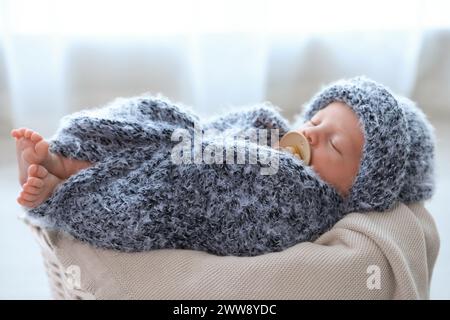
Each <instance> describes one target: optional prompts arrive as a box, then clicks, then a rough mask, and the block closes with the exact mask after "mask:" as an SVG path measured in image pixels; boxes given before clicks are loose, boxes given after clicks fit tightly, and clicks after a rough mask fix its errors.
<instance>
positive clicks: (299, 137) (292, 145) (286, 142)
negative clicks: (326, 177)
mask: <svg viewBox="0 0 450 320" xmlns="http://www.w3.org/2000/svg"><path fill="white" fill-rule="evenodd" d="M279 147H280V148H281V149H284V150H286V151H288V152H290V153H292V154H293V155H294V156H297V157H299V158H300V159H302V160H303V162H304V163H305V164H306V165H309V162H310V161H311V147H310V146H309V143H308V139H306V137H305V136H304V135H303V134H301V133H300V132H298V131H289V132H288V133H286V134H285V135H284V136H283V137H282V138H281V140H280V143H279Z"/></svg>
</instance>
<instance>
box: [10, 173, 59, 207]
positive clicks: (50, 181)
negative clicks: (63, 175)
mask: <svg viewBox="0 0 450 320" xmlns="http://www.w3.org/2000/svg"><path fill="white" fill-rule="evenodd" d="M27 171H28V172H27V173H28V178H27V181H26V182H25V183H24V185H23V186H22V192H21V193H20V195H19V197H18V198H17V202H18V203H19V204H21V205H22V206H24V207H28V208H35V207H37V206H38V205H40V204H41V203H42V202H44V201H45V200H47V199H48V198H49V197H50V195H51V194H52V193H53V190H54V189H55V188H56V186H57V185H58V184H60V183H61V182H62V181H63V180H61V179H59V178H58V177H57V176H55V175H53V174H51V173H49V172H48V171H47V169H45V168H44V167H43V166H41V165H36V164H32V165H30V167H29V168H28V170H27Z"/></svg>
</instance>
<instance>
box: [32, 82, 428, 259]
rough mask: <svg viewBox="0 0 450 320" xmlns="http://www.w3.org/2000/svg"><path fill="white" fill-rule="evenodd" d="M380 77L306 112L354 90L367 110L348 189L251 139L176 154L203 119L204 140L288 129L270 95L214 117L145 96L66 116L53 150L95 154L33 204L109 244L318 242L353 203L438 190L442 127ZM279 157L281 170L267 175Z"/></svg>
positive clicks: (47, 221)
mask: <svg viewBox="0 0 450 320" xmlns="http://www.w3.org/2000/svg"><path fill="white" fill-rule="evenodd" d="M371 85H375V86H378V84H376V83H374V82H372V81H370V80H368V79H365V78H357V79H351V80H348V81H347V80H346V81H343V82H340V83H338V84H334V85H331V86H330V87H327V88H325V89H323V90H322V92H320V93H319V94H318V95H316V96H315V98H313V100H312V101H311V103H310V104H309V105H307V106H306V109H305V113H304V115H303V119H306V120H307V119H308V118H310V117H311V116H312V115H313V114H314V113H315V112H317V111H318V110H320V109H321V108H323V107H325V106H326V104H327V103H330V102H332V101H344V102H346V103H348V104H349V105H350V106H352V108H353V110H354V111H355V112H356V113H357V115H358V116H359V117H360V119H361V122H362V124H363V127H364V133H365V138H366V143H365V146H364V153H363V159H362V162H361V168H360V172H359V174H358V176H357V178H356V180H355V184H354V186H353V188H352V192H351V195H350V197H348V198H347V199H345V200H344V199H343V198H342V197H341V196H340V195H339V194H338V193H337V192H336V190H335V189H334V188H333V187H331V186H330V185H329V184H327V183H325V182H324V181H323V180H321V179H320V177H319V176H318V175H317V173H316V172H314V170H313V169H312V168H311V167H308V166H305V165H304V163H303V162H302V161H301V160H298V159H297V158H295V157H293V156H292V155H290V154H289V153H286V152H281V151H278V150H275V149H273V148H271V147H270V146H269V145H258V144H256V143H253V142H251V141H245V140H244V139H237V140H234V142H235V144H232V145H231V150H235V151H236V153H235V155H234V158H233V160H235V161H234V162H232V161H230V163H228V162H227V161H225V163H205V162H202V163H175V162H174V161H172V158H171V155H172V154H173V148H174V147H175V146H176V145H177V144H179V141H178V140H176V139H175V140H176V141H172V140H173V139H172V135H173V134H174V132H175V131H176V130H179V129H180V128H181V129H184V130H186V131H187V132H189V133H191V134H194V128H195V127H197V128H201V129H202V130H203V131H204V133H205V135H204V139H203V141H202V142H201V144H200V150H202V151H205V150H210V148H211V146H213V147H214V146H217V147H218V148H219V149H220V148H222V147H223V144H227V143H233V140H232V141H231V142H230V140H227V139H225V138H226V137H235V136H239V134H240V133H243V132H244V133H245V132H247V131H248V130H252V129H278V130H279V136H282V135H283V134H285V133H286V132H287V131H288V130H289V129H290V126H289V124H288V122H287V121H286V120H285V119H284V118H283V117H282V116H281V115H280V114H279V112H278V111H277V110H276V108H275V107H274V106H272V105H271V104H269V103H265V104H261V105H257V106H251V107H248V108H245V109H242V110H239V111H234V112H230V113H228V114H226V115H223V116H219V117H217V118H215V119H212V120H209V121H203V120H200V119H199V117H198V116H196V115H195V114H194V113H193V112H192V110H190V109H189V108H188V107H186V106H184V105H181V104H174V103H172V102H170V101H169V100H168V99H165V98H163V97H155V96H144V97H136V98H129V99H117V100H115V101H114V102H112V103H110V104H109V105H107V106H105V107H102V108H98V109H91V110H83V111H80V112H77V113H75V114H72V115H69V116H66V117H64V118H63V119H62V121H61V125H60V127H59V129H58V131H57V132H56V134H55V136H54V137H53V138H52V139H51V140H50V150H51V151H52V152H55V153H58V154H61V155H63V156H65V157H70V158H74V159H79V160H88V161H91V162H93V163H94V165H93V166H92V167H90V168H87V169H84V170H81V171H80V172H78V173H77V174H75V175H73V176H72V177H70V178H69V179H67V180H66V181H65V182H64V183H62V184H61V185H60V186H58V188H57V189H56V190H55V191H54V193H53V195H52V196H51V197H50V198H49V199H48V200H47V201H46V202H44V203H42V204H41V205H40V206H38V207H36V208H34V209H31V210H29V211H28V214H29V216H30V217H32V218H34V220H36V222H37V223H39V224H41V225H43V226H44V227H47V228H51V229H57V230H61V231H64V232H67V233H69V234H71V235H72V236H74V237H75V238H77V239H79V240H82V241H85V242H88V243H90V244H91V245H94V246H97V247H101V248H109V249H116V250H121V251H147V250H154V249H163V248H166V249H167V248H177V249H192V250H200V251H206V252H209V253H212V254H216V255H220V256H223V255H234V256H255V255H260V254H264V253H267V252H276V251H281V250H283V249H285V248H288V247H290V246H293V245H295V244H297V243H300V242H303V241H313V240H315V239H316V238H317V237H319V236H320V235H321V234H323V233H324V232H326V231H327V230H329V229H330V228H331V227H332V226H333V225H334V224H335V223H336V222H337V221H339V220H340V219H341V218H342V217H343V216H344V215H345V214H347V213H349V212H351V211H353V210H362V211H364V210H378V211H382V210H384V209H386V208H390V207H391V206H392V205H393V204H394V203H395V201H419V200H424V199H427V198H429V197H430V196H431V194H432V190H433V188H432V186H433V177H432V169H433V163H432V162H433V159H434V158H433V152H432V151H433V150H434V149H433V140H432V136H431V134H430V129H431V127H430V126H429V125H428V123H427V122H426V118H425V117H424V115H423V114H422V113H421V112H420V111H419V110H418V109H417V108H412V107H411V108H410V104H409V102H408V101H407V100H401V101H402V102H401V103H400V102H399V101H400V100H396V99H395V98H393V96H391V95H390V94H389V92H388V91H386V90H385V89H384V88H383V87H377V89H374V88H372V89H367V88H368V87H369V88H370V86H371ZM361 88H366V89H364V90H363V89H361ZM347 90H348V92H347ZM368 90H369V91H368ZM365 94H368V96H365ZM406 109H407V111H405V110H406ZM303 121H304V120H303ZM411 125H414V128H409V127H408V126H411ZM380 127H381V128H380ZM391 135H394V136H391ZM411 135H416V138H411V137H410V136H411ZM423 136H425V139H424V138H422V137H423ZM418 137H420V138H418ZM224 141H225V142H224ZM190 146H191V147H192V148H193V144H192V145H190ZM237 146H240V147H242V148H237ZM423 148H428V149H426V150H425V149H424V150H423ZM227 150H228V149H227ZM261 151H263V152H264V157H262V158H258V161H257V163H254V164H251V163H248V161H247V162H246V163H244V164H236V158H237V157H238V153H242V152H243V153H244V154H246V155H248V156H249V157H250V156H254V157H255V158H257V156H259V157H261ZM423 151H431V152H430V153H429V154H426V155H424V153H423ZM224 158H225V157H224ZM247 159H249V158H247ZM263 159H264V161H263ZM267 160H268V161H267ZM275 162H276V163H277V164H278V166H277V171H276V173H275V174H270V175H263V174H261V169H262V168H267V164H268V163H269V164H270V163H275ZM410 176H411V177H410ZM405 182H407V183H408V186H406V183H405Z"/></svg>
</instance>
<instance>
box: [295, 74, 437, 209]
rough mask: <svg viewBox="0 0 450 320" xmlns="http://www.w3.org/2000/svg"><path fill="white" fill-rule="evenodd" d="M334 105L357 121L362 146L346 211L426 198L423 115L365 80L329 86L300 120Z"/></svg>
mask: <svg viewBox="0 0 450 320" xmlns="http://www.w3.org/2000/svg"><path fill="white" fill-rule="evenodd" d="M334 101H340V102H344V103H346V104H347V105H348V106H349V107H350V108H351V109H352V110H353V111H354V112H355V113H356V115H357V116H358V117H359V120H360V123H361V126H362V128H363V131H364V137H365V143H364V147H363V155H362V159H361V163H360V168H359V172H358V174H357V176H356V178H355V181H354V183H353V186H352V188H351V190H350V193H349V196H348V197H347V198H346V212H351V211H367V210H377V211H383V210H386V209H389V208H391V207H392V206H393V204H394V203H395V202H396V201H397V200H398V201H402V202H405V203H408V202H415V201H421V200H425V199H428V198H430V197H431V196H432V193H433V190H434V176H433V174H434V173H433V171H434V170H433V169H434V135H433V130H432V127H431V125H430V124H429V122H428V121H427V119H426V117H425V115H424V114H423V113H422V112H421V111H420V110H419V109H418V108H417V107H416V106H415V105H414V103H413V102H411V101H410V100H408V99H406V98H402V97H396V96H395V95H394V94H393V93H391V92H390V91H389V90H388V89H387V88H385V87H384V86H382V85H381V84H378V83H376V82H375V81H372V80H370V79H368V78H366V77H356V78H352V79H344V80H339V81H337V82H334V83H332V84H330V85H328V86H326V87H325V88H324V89H322V90H321V91H320V92H319V93H318V94H316V95H315V96H314V97H313V98H312V99H311V101H310V102H309V103H308V104H307V105H306V106H305V109H304V111H303V120H304V121H307V120H310V119H311V118H312V117H313V116H314V114H315V113H316V112H317V111H319V110H320V109H322V108H325V107H326V106H327V105H328V104H330V103H331V102H334Z"/></svg>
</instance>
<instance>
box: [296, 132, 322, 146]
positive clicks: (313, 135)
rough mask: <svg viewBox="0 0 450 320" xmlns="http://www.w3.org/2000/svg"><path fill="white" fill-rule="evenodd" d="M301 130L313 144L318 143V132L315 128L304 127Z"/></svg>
mask: <svg viewBox="0 0 450 320" xmlns="http://www.w3.org/2000/svg"><path fill="white" fill-rule="evenodd" d="M300 132H301V133H302V134H303V135H304V136H305V138H306V139H307V140H308V143H309V144H310V145H311V146H313V145H315V144H316V143H317V139H318V137H317V133H316V132H315V130H314V129H313V128H304V129H302V130H300Z"/></svg>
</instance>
